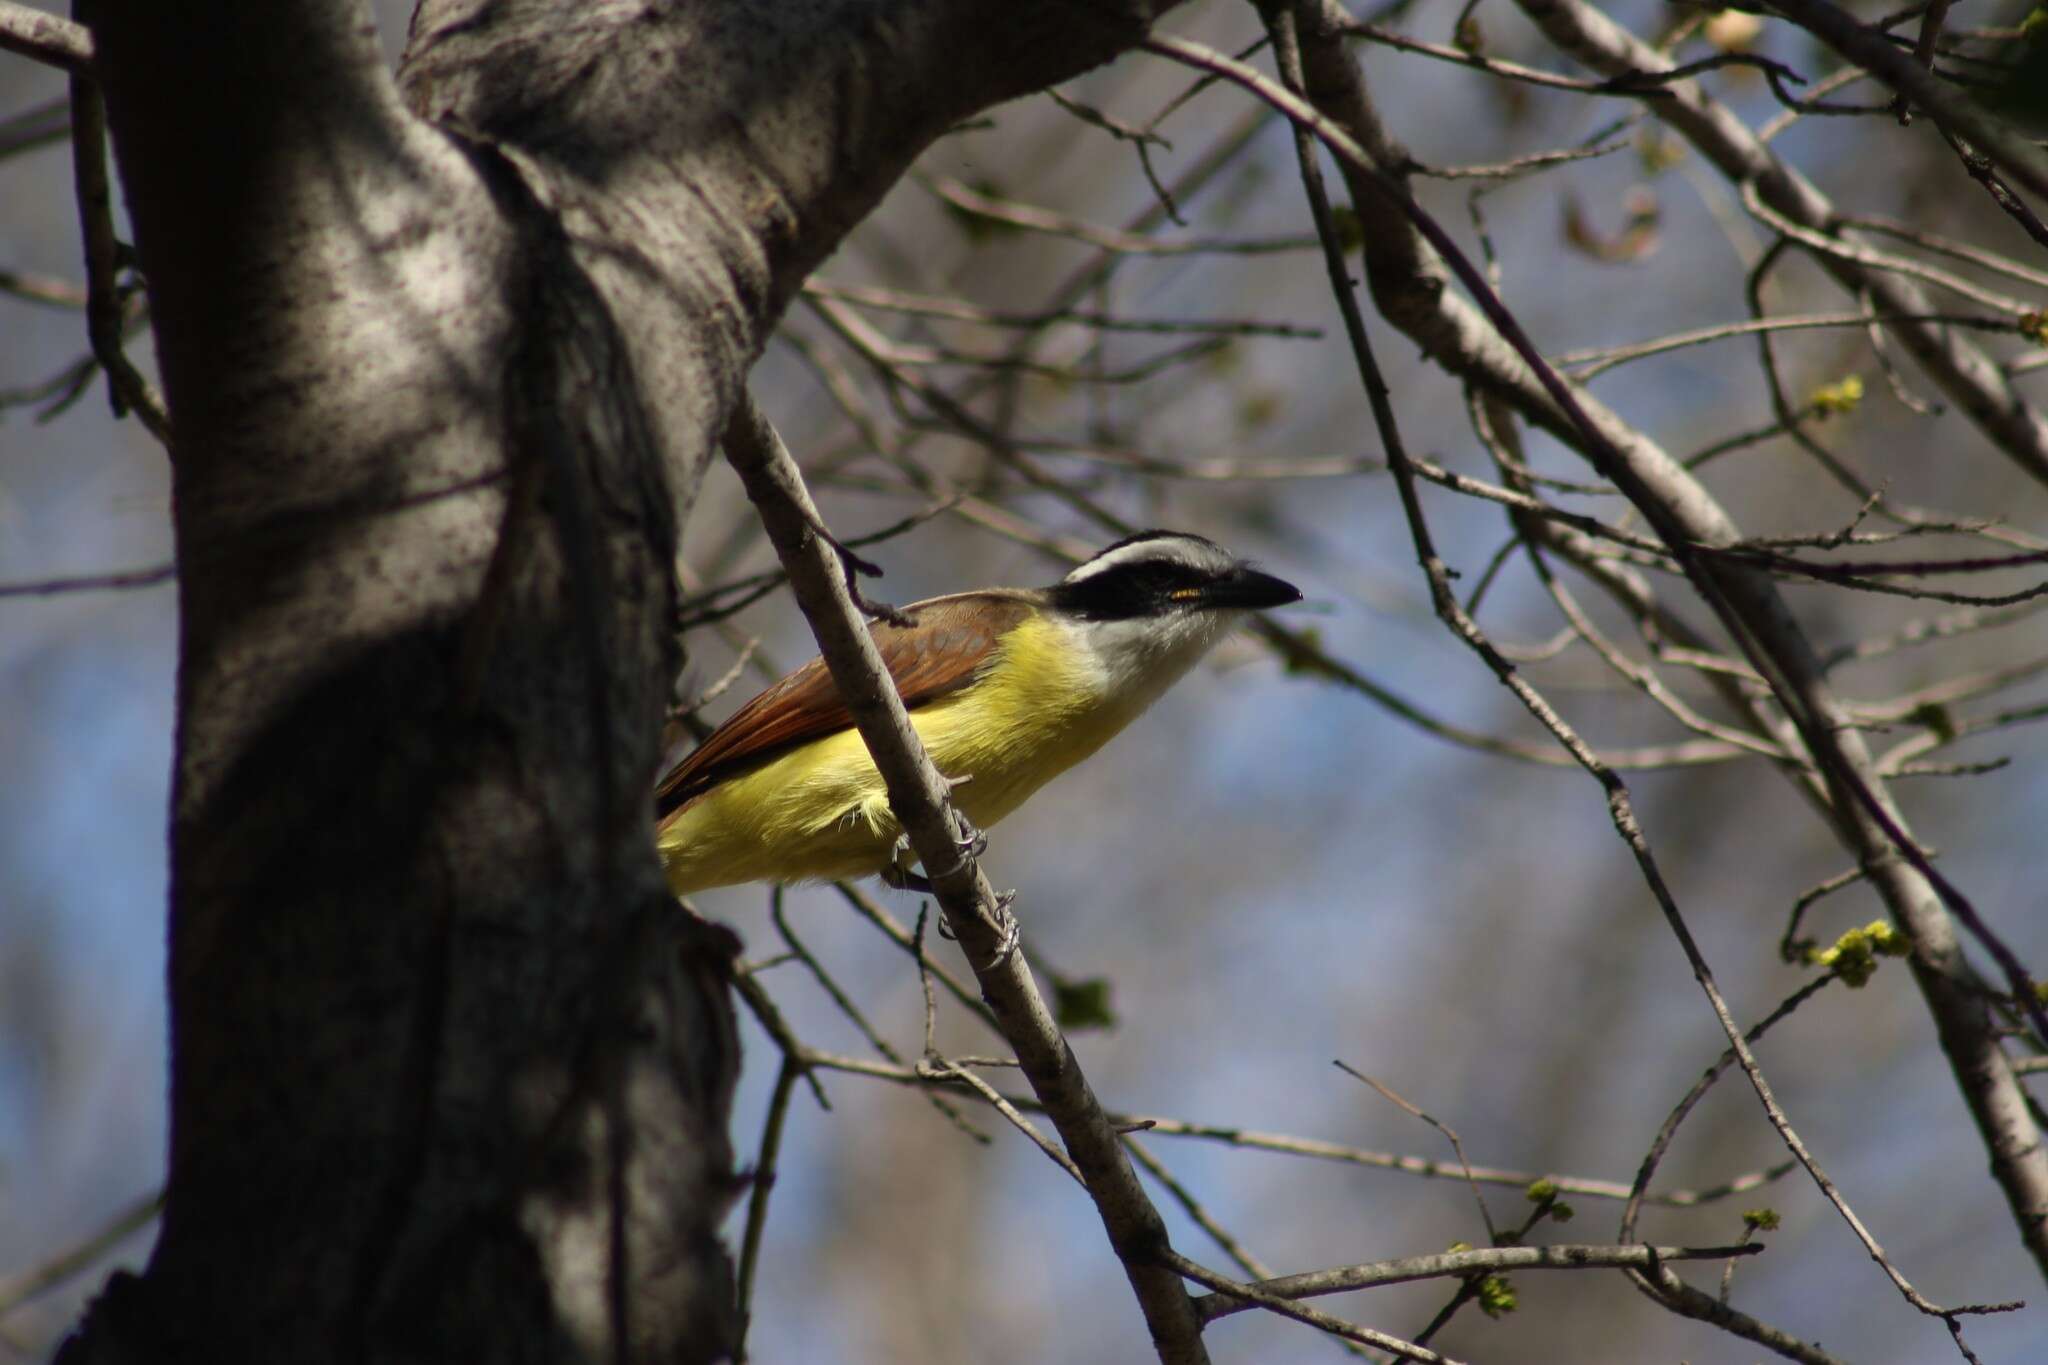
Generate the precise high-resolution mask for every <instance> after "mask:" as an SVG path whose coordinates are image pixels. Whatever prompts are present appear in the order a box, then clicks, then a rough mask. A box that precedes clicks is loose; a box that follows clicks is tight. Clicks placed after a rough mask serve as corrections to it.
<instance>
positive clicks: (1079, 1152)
mask: <svg viewBox="0 0 2048 1365" xmlns="http://www.w3.org/2000/svg"><path fill="white" fill-rule="evenodd" d="M725 451H726V458H727V459H728V460H729V461H730V462H731V463H732V466H733V469H734V470H735V471H736V472H737V473H738V474H739V476H740V480H741V482H742V483H744V484H745V485H746V490H747V496H748V498H750V499H751V500H752V501H753V503H754V506H755V508H756V509H757V510H758V511H759V512H760V515H761V521H762V524H763V525H764V526H765V527H766V528H767V531H768V537H769V539H770V540H771V541H773V542H774V545H775V552H776V554H777V556H778V557H779V558H780V559H781V560H782V565H783V568H784V569H785V570H786V571H787V572H788V574H789V579H790V587H791V589H792V591H793V592H794V593H795V595H796V599H797V605H798V606H799V607H801V608H802V609H803V613H804V617H805V619H806V620H807V621H809V622H810V625H811V630H812V631H813V633H814V634H816V636H817V639H818V648H819V651H820V652H821V653H822V654H823V655H824V658H825V664H826V667H827V668H829V669H830V670H831V673H832V680H833V682H834V683H835V684H836V685H837V686H838V688H839V692H840V695H841V697H843V698H844V699H845V701H846V706H847V710H849V711H850V712H852V714H853V718H854V723H855V725H856V727H857V728H858V729H859V731H860V735H861V738H862V739H863V740H865V741H866V743H867V746H868V752H869V753H870V754H872V755H873V757H874V760H875V766H876V767H877V768H878V769H880V771H881V774H882V779H883V781H884V782H885V783H886V784H887V786H888V791H889V804H890V807H891V808H892V809H893V810H894V811H895V812H896V818H897V820H898V821H899V822H900V823H901V824H902V826H903V828H904V830H905V831H906V833H907V834H908V835H909V838H910V842H911V846H912V847H913V848H914V849H915V850H916V851H917V856H918V859H919V861H921V862H922V863H923V864H924V869H925V873H926V875H927V876H929V877H930V879H931V882H932V886H933V889H934V891H935V892H936V894H937V896H938V900H939V905H940V908H941V909H942V911H943V912H944V914H945V917H946V924H947V926H948V927H949V928H950V929H951V930H952V931H953V934H954V937H955V938H957V939H958V940H959V943H960V947H961V949H962V951H963V952H964V953H965V954H966V956H967V960H968V963H969V965H971V966H972V967H973V969H974V973H975V976H976V978H977V979H978V980H979V981H980V983H981V989H982V993H983V995H984V996H985V997H986V998H987V1000H988V1002H989V1005H990V1007H991V1008H992V1009H993V1010H994V1012H995V1017H996V1020H997V1023H998V1025H999V1026H1000V1027H1001V1029H1002V1032H1003V1036H1004V1037H1005V1038H1006V1039H1007V1040H1008V1041H1009V1043H1010V1045H1011V1047H1012V1048H1014V1049H1015V1051H1016V1054H1017V1059H1018V1061H1019V1063H1020V1064H1021V1066H1022V1068H1023V1071H1024V1075H1025V1078H1026V1079H1027V1080H1029V1081H1030V1083H1031V1088H1032V1090H1033V1091H1034V1092H1035V1093H1036V1094H1037V1095H1038V1097H1039V1099H1040V1100H1041V1101H1043V1102H1044V1104H1045V1108H1046V1112H1047V1114H1048V1115H1049V1116H1050V1117H1051V1118H1052V1121H1053V1125H1054V1126H1055V1127H1056V1128H1057V1129H1058V1130H1059V1134H1060V1138H1061V1140H1062V1141H1063V1142H1064V1143H1065V1144H1066V1148H1067V1152H1068V1154H1069V1155H1070V1156H1071V1157H1072V1158H1073V1159H1074V1164H1075V1165H1076V1166H1077V1167H1079V1168H1080V1171H1081V1175H1082V1179H1083V1181H1084V1183H1085V1184H1086V1186H1087V1188H1088V1193H1089V1195H1090V1196H1091V1197H1092V1198H1093V1199H1094V1201H1095V1206H1096V1210H1097V1212H1098V1213H1099V1214H1100V1215H1101V1218H1102V1223H1103V1227H1104V1229H1105V1230H1106V1231H1107V1232H1108V1234H1109V1241H1110V1245H1111V1247H1112V1248H1114V1250H1115V1251H1116V1254H1117V1258H1118V1260H1120V1261H1121V1262H1122V1263H1123V1266H1124V1273H1125V1274H1126V1275H1127V1276H1129V1278H1130V1281H1131V1287H1132V1289H1133V1291H1134V1292H1135V1293H1136V1294H1137V1298H1138V1304H1139V1307H1140V1308H1141V1309H1142V1310H1143V1312H1144V1314H1145V1321H1146V1325H1147V1326H1148V1327H1149V1328H1150V1329H1151V1332H1152V1340H1153V1344H1154V1346H1155V1347H1156V1349H1157V1350H1158V1353H1159V1359H1160V1360H1161V1362H1163V1365H1196V1363H1197V1362H1205V1361H1207V1360H1208V1353H1207V1351H1206V1350H1205V1349H1204V1347H1203V1345H1202V1337H1201V1325H1200V1323H1199V1321H1198V1320H1197V1319H1196V1317H1195V1311H1194V1305H1193V1302H1192V1300H1191V1299H1190V1298H1189V1297H1188V1293H1187V1290H1186V1289H1185V1288H1184V1287H1183V1286H1182V1283H1181V1280H1180V1277H1179V1275H1178V1274H1176V1273H1175V1272H1174V1270H1172V1269H1171V1268H1169V1267H1168V1266H1167V1265H1166V1264H1165V1263H1164V1259H1163V1258H1164V1257H1165V1256H1168V1255H1170V1254H1171V1246H1170V1244H1169V1242H1168V1239H1167V1235H1166V1225H1165V1222H1164V1221H1163V1220H1162V1219H1161V1218H1160V1216H1159V1211H1158V1210H1157V1209H1155V1208H1154V1207H1153V1206H1152V1203H1151V1201H1150V1200H1149V1199H1148V1198H1147V1197H1146V1195H1145V1192H1144V1189H1143V1187H1142V1186H1140V1185H1139V1183H1138V1178H1137V1175H1136V1174H1135V1173H1134V1172H1133V1171H1132V1170H1131V1165H1130V1160H1129V1158H1128V1157H1127V1156H1126V1155H1125V1153H1124V1149H1123V1146H1122V1144H1121V1142H1120V1141H1119V1139H1118V1135H1117V1132H1116V1130H1115V1129H1114V1128H1113V1127H1112V1126H1111V1125H1110V1122H1109V1120H1108V1118H1107V1117H1106V1116H1105V1115H1104V1113H1103V1111H1102V1106H1101V1104H1100V1102H1099V1101H1097V1100H1096V1098H1095V1094H1094V1092H1093V1091H1092V1090H1091V1089H1090V1088H1089V1086H1088V1083H1087V1081H1086V1079H1085V1078H1084V1077H1083V1076H1082V1074H1081V1067H1080V1063H1079V1062H1078V1060H1077V1059H1076V1058H1075V1056H1074V1053H1073V1049H1072V1048H1070V1047H1069V1046H1068V1045H1067V1041H1066V1039H1065V1038H1064V1037H1062V1036H1061V1035H1060V1032H1059V1028H1058V1026H1057V1025H1056V1024H1055V1023H1054V1022H1053V1019H1052V1015H1051V1013H1050V1011H1048V1010H1047V1008H1046V1005H1045V1002H1044V1000H1043V999H1041V998H1040V996H1039V994H1038V989H1037V986H1036V984H1035V983H1034V982H1033V980H1032V977H1031V971H1030V968H1029V967H1028V966H1027V965H1026V963H1025V961H1024V955H1023V954H1022V953H1020V952H1017V951H1015V945H1014V943H1005V941H1004V939H1005V927H1004V923H1003V922H1004V920H1005V919H1007V912H1006V911H1004V910H1003V909H1002V907H1001V905H1000V904H999V902H998V899H997V897H996V894H995V892H994V891H993V890H992V889H991V888H990V886H989V883H988V878H987V877H986V876H984V875H983V874H982V871H981V868H980V866H979V864H978V863H977V862H976V860H975V858H974V855H973V853H972V851H971V848H970V847H969V846H968V845H967V844H966V843H964V842H963V836H964V834H965V830H964V828H963V826H962V823H961V822H960V821H959V819H958V818H957V817H956V816H955V814H954V812H953V810H952V808H951V806H950V805H949V804H948V803H947V799H946V792H947V784H946V781H945V779H944V778H943V777H941V776H940V775H939V772H938V770H937V769H936V768H934V767H933V766H932V763H931V759H930V758H929V756H927V755H926V753H925V752H924V746H923V745H922V744H921V743H920V742H919V741H918V737H917V732H916V731H915V730H914V729H912V728H911V724H910V717H909V714H908V713H907V712H906V711H905V710H904V708H903V700H902V698H901V697H899V696H898V695H897V694H896V689H895V687H894V686H893V685H892V684H891V683H890V681H889V675H888V673H887V671H886V670H885V669H884V668H883V666H882V661H881V656H880V655H879V654H878V653H877V652H876V650H875V644H874V640H873V637H871V636H870V635H869V633H868V631H867V630H866V629H865V628H864V627H863V626H862V624H861V620H860V617H859V615H858V614H857V613H856V612H855V610H854V605H853V599H852V597H851V595H850V593H849V592H848V589H847V584H846V579H845V576H844V574H843V573H842V571H841V565H840V561H839V557H838V555H837V553H836V552H835V551H834V549H833V547H832V546H831V545H830V544H829V543H828V542H827V541H826V540H825V539H824V538H823V537H822V536H820V535H819V534H818V533H817V527H818V526H820V525H821V524H822V523H821V521H820V519H819V517H818V513H817V509H816V508H815V507H814V506H812V504H811V498H810V493H809V492H808V491H807V490H806V489H805V487H804V482H803V475H802V474H801V473H800V472H799V471H798V469H797V466H796V461H795V459H794V458H792V457H791V455H790V453H789V451H788V450H787V449H786V448H785V447H784V446H783V444H782V440H781V438H780V437H778V436H777V435H776V434H775V431H774V429H773V428H772V427H770V426H769V424H768V420H767V418H766V417H764V416H763V415H762V413H761V411H760V409H759V408H758V407H756V406H755V404H754V402H753V399H752V398H751V397H749V396H744V395H743V396H742V397H741V399H740V402H739V404H738V406H737V407H736V409H735V410H734V412H733V415H732V418H731V420H730V422H729V424H728V425H727V427H726V431H725Z"/></svg>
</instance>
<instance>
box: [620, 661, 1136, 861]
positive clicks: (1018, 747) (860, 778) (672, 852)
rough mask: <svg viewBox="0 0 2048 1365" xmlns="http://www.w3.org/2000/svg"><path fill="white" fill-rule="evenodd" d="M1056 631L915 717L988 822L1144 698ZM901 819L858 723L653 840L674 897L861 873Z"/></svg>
mask: <svg viewBox="0 0 2048 1365" xmlns="http://www.w3.org/2000/svg"><path fill="white" fill-rule="evenodd" d="M1058 629H1059V627H1057V626H1053V625H1049V624H1047V623H1045V622H1044V621H1042V620H1029V621H1026V622H1024V623H1023V624H1022V625H1020V626H1018V627H1017V629H1016V630H1014V631H1012V632H1011V633H1010V634H1009V635H1007V636H1005V637H1004V641H1003V644H1002V645H1001V646H999V647H998V651H997V657H995V658H994V659H992V660H991V663H990V665H989V666H988V668H987V669H986V670H985V671H984V673H983V676H982V677H981V678H980V679H978V680H977V681H976V682H975V683H974V684H972V685H971V686H969V687H967V688H964V689H962V690H961V691H959V692H956V693H953V694H952V695H950V696H947V697H943V698H940V699H939V700H937V701H934V702H932V703H931V704H929V705H927V706H922V707H919V708H918V709H917V710H916V711H914V712H912V713H911V724H912V725H913V726H914V727H915V728H916V730H917V733H918V737H919V738H920V739H921V740H923V742H924V746H925V750H926V752H927V753H929V754H930V755H931V757H932V762H933V763H934V764H936V765H937V767H938V769H939V771H940V772H941V773H942V774H944V775H945V776H947V777H950V778H954V779H959V778H968V779H971V780H969V781H967V782H965V783H964V784H963V785H961V786H959V787H957V788H955V789H954V792H953V803H954V804H955V805H956V806H957V807H959V809H960V810H961V811H962V812H963V813H964V814H965V815H966V816H967V818H968V819H969V820H970V821H972V822H973V823H974V824H975V825H976V826H977V827H978V828H981V829H987V828H989V827H991V826H993V825H994V824H996V822H998V821H999V820H1001V819H1002V818H1003V817H1004V816H1006V815H1008V814H1009V813H1010V812H1011V811H1013V810H1015V809H1017V807H1018V806H1020V805H1022V804H1023V802H1024V801H1025V799H1026V798H1027V797H1029V796H1030V795H1031V794H1032V793H1033V792H1035V791H1037V790H1038V789H1039V788H1040V787H1042V786H1044V785H1045V784H1046V783H1047V782H1049V781H1051V780H1052V779H1053V778H1055V777H1057V776H1058V775H1059V774H1061V773H1062V772H1065V771H1066V770H1067V769H1068V768H1070V767H1072V766H1073V765H1074V764H1076V763H1079V762H1080V761H1081V760H1082V759H1084V758H1086V757H1088V756H1089V755H1090V754H1092V753H1094V752H1095V751H1096V750H1097V749H1099V748H1101V747H1102V746H1103V744H1105V743H1106V742H1108V740H1109V739H1110V737H1111V736H1112V735H1114V734H1116V732H1117V731H1119V730H1121V729H1123V727H1124V726H1125V725H1127V724H1129V723H1130V721H1131V720H1132V719H1133V718H1134V717H1135V716H1136V715H1137V714H1138V712H1139V711H1141V710H1143V709H1144V706H1145V704H1146V703H1147V702H1149V701H1150V700H1151V698H1150V697H1149V696H1147V697H1142V698H1141V697H1135V696H1134V697H1129V698H1112V697H1110V696H1108V695H1106V692H1105V688H1104V686H1103V683H1102V680H1101V679H1100V678H1099V677H1098V676H1096V675H1094V674H1093V673H1091V672H1089V671H1088V670H1087V669H1086V667H1085V665H1076V664H1073V663H1069V662H1067V660H1069V659H1070V658H1071V657H1072V654H1071V651H1067V650H1062V649H1058V648H1056V647H1054V644H1055V637H1054V635H1053V632H1054V631H1056V630H1058ZM899 832H900V827H899V826H898V824H897V823H896V817H895V815H894V814H893V813H892V812H891V811H890V809H889V798H888V794H887V792H886V791H885V789H884V788H883V785H882V775H881V774H880V773H879V772H877V771H876V770H875V765H874V761H873V760H872V759H870V758H869V757H868V751H867V745H866V744H865V743H863V742H862V740H861V738H860V735H859V734H858V733H857V732H855V731H852V730H845V731H841V732H840V733H838V734H834V735H829V736H827V737H826V738H824V739H820V740H815V741H813V742H812V743H809V744H806V745H804V746H802V747H801V748H798V749H795V750H792V751H791V752H790V753H787V754H784V755H783V756H782V757H780V758H778V759H775V760H774V761H773V762H770V763H768V764H765V765H764V766H762V767H760V768H757V769H755V770H754V771H753V772H750V773H747V774H745V775H744V776H741V777H736V778H733V779H731V780H730V781H727V782H724V783H721V784H720V785H718V786H717V787H714V788H712V789H711V790H710V791H709V792H707V793H706V794H705V795H704V796H702V797H700V798H699V799H698V800H697V801H696V802H695V804H693V805H691V806H689V807H687V808H686V809H684V810H683V811H681V812H680V813H678V814H677V816H676V817H675V819H674V820H673V821H672V822H671V823H670V824H669V825H668V826H667V827H666V828H664V829H663V830H662V831H661V833H660V836H659V844H660V848H661V856H662V862H663V865H664V867H665V868H666V870H667V873H668V882H669V886H670V888H671V889H672V890H673V891H674V892H675V893H676V894H677V895H679V896H683V895H688V894H690V893H691V892H694V891H703V890H707V889H709V888H711V887H714V886H731V885H734V884H737V883H740V882H752V881H772V882H796V881H812V880H822V879H837V878H852V877H865V876H869V875H872V874H873V873H876V872H878V871H880V870H881V869H882V867H883V866H884V865H885V864H886V863H887V862H888V861H889V859H890V853H891V849H892V848H893V846H894V844H895V842H896V837H897V835H898V833H899Z"/></svg>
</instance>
